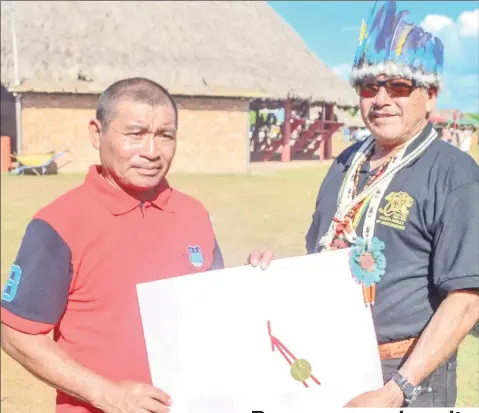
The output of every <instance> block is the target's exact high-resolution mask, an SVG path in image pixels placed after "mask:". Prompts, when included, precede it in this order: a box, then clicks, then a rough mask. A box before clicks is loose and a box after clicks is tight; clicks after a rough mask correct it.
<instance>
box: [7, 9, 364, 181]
mask: <svg viewBox="0 0 479 413" xmlns="http://www.w3.org/2000/svg"><path fill="white" fill-rule="evenodd" d="M12 8H13V10H14V13H13V16H14V20H13V21H14V32H15V38H16V49H17V51H16V55H17V62H18V80H17V79H16V74H15V73H16V72H15V61H14V56H15V54H14V53H13V52H14V46H13V45H14V44H15V43H14V42H13V36H12V33H13V31H12V19H11V17H12V13H11V10H12ZM1 60H2V61H1V80H2V85H4V86H5V87H6V88H7V89H8V90H9V91H10V92H12V93H15V94H18V96H19V97H20V99H21V118H20V119H17V122H19V124H20V130H21V135H20V136H17V137H16V139H17V141H18V143H19V145H20V146H21V147H20V148H19V150H21V151H22V152H24V153H30V152H43V151H50V150H56V151H60V150H62V149H64V148H69V149H70V154H71V162H70V163H69V165H67V167H66V168H65V169H67V170H70V171H85V169H86V167H87V165H89V164H91V163H92V162H96V161H97V154H96V152H95V151H94V150H93V149H92V148H91V146H90V143H89V139H88V135H87V123H88V120H89V119H90V118H91V117H92V116H94V108H95V105H96V100H97V99H98V95H99V93H101V92H102V91H103V90H104V89H105V88H106V87H107V86H108V85H109V84H111V83H113V82H114V81H116V80H119V79H122V78H125V77H132V76H143V77H147V78H151V79H152V80H155V81H157V82H159V83H161V84H162V85H164V86H165V87H167V88H168V89H169V90H170V91H171V92H172V93H173V94H174V96H175V98H176V100H177V102H178V105H179V108H180V114H179V116H180V130H179V148H178V152H177V159H176V160H175V163H174V168H173V169H174V170H176V171H190V172H197V171H205V172H206V171H207V172H225V171H228V172H242V171H245V170H247V167H248V163H249V136H248V128H249V115H248V112H249V108H250V104H251V103H252V102H253V101H256V102H266V103H267V104H269V105H272V106H274V105H281V104H282V102H284V101H285V100H286V99H288V98H294V99H299V100H308V101H311V102H316V103H322V104H324V103H328V104H334V105H341V106H355V105H356V104H357V96H356V95H355V93H354V91H353V90H352V88H351V87H350V86H349V85H347V83H346V82H345V81H343V80H342V79H341V78H340V77H339V76H337V75H336V74H334V73H333V72H332V71H331V70H330V69H328V67H327V66H326V65H325V64H324V63H322V62H321V61H320V60H319V59H318V58H317V57H316V56H315V55H313V53H312V52H311V51H310V50H308V48H307V46H306V44H305V43H304V41H303V40H302V39H301V38H300V37H299V36H298V34H297V33H296V32H295V31H294V30H293V29H292V28H291V27H290V26H289V25H288V24H286V23H285V22H284V21H283V20H282V19H281V17H280V16H279V15H278V14H276V13H275V12H274V10H273V9H272V8H271V7H270V6H269V5H268V4H267V3H266V2H256V1H255V2H233V1H231V2H230V1H216V2H213V1H209V2H208V1H206V2H203V1H201V2H200V1H198V2H195V1H192V2H191V1H174V2H173V1H171V2H168V1H157V2H146V1H145V2H143V1H139V2H136V1H127V2H90V1H61V2H59V1H42V2H37V1H34V2H33V1H25V2H10V1H3V2H2V3H1Z"/></svg>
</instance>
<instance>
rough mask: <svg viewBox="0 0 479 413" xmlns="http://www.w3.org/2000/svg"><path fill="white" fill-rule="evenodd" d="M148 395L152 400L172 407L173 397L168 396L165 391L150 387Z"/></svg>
mask: <svg viewBox="0 0 479 413" xmlns="http://www.w3.org/2000/svg"><path fill="white" fill-rule="evenodd" d="M147 395H148V396H150V397H151V398H152V399H154V400H157V401H159V402H160V403H162V404H164V405H165V406H171V404H172V400H171V397H170V396H168V395H167V394H166V393H165V392H164V391H162V390H160V389H157V388H156V387H153V386H149V389H148V393H147Z"/></svg>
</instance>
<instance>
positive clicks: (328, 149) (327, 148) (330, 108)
mask: <svg viewBox="0 0 479 413" xmlns="http://www.w3.org/2000/svg"><path fill="white" fill-rule="evenodd" d="M324 111H325V120H326V121H328V122H333V121H334V105H332V104H327V105H325V108H324ZM325 129H326V130H329V129H330V125H329V124H328V123H326V124H325ZM327 133H328V135H327V139H325V141H324V160H329V159H331V158H332V157H333V137H332V135H331V136H330V135H329V132H327Z"/></svg>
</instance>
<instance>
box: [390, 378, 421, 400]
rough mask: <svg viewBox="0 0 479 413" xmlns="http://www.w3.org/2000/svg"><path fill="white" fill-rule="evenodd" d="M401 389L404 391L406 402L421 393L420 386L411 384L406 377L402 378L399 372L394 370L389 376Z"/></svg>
mask: <svg viewBox="0 0 479 413" xmlns="http://www.w3.org/2000/svg"><path fill="white" fill-rule="evenodd" d="M391 379H392V380H393V381H394V382H395V383H396V384H397V385H398V386H399V388H400V389H401V390H402V392H403V393H404V400H405V401H406V403H410V402H412V401H413V400H416V398H417V397H418V396H419V395H420V394H421V393H422V387H421V386H414V385H413V384H411V383H409V381H407V379H406V378H404V377H403V376H402V375H401V373H399V372H396V373H394V375H393V376H392V378H391Z"/></svg>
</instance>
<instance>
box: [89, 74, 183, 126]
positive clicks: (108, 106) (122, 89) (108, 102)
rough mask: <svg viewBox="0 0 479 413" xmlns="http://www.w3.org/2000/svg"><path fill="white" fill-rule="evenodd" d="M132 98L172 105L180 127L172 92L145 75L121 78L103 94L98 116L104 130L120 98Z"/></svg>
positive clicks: (153, 104) (97, 109) (152, 103)
mask: <svg viewBox="0 0 479 413" xmlns="http://www.w3.org/2000/svg"><path fill="white" fill-rule="evenodd" d="M125 98H126V99H131V100H135V101H139V102H144V103H147V104H149V105H151V106H158V105H165V106H167V105H171V107H172V108H173V110H174V112H175V125H176V127H178V108H177V107H176V103H175V101H174V100H173V97H172V96H171V95H170V93H169V92H168V91H167V90H166V89H165V88H164V87H163V86H161V85H159V84H158V83H156V82H153V81H152V80H149V79H145V78H143V77H133V78H129V79H123V80H119V81H118V82H115V83H113V84H112V85H110V86H109V87H108V88H107V89H105V91H104V92H103V93H102V94H101V96H100V98H99V99H98V102H97V105H96V118H97V120H98V121H99V122H100V124H101V127H102V128H103V129H104V130H107V129H108V125H109V124H110V122H111V121H112V119H114V117H115V109H116V104H117V103H118V101H119V100H120V99H125Z"/></svg>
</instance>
